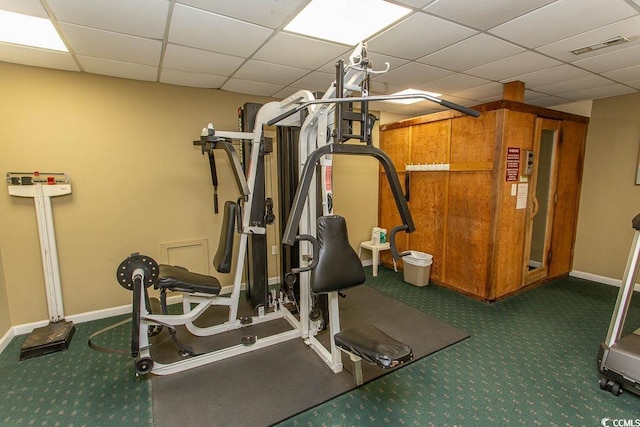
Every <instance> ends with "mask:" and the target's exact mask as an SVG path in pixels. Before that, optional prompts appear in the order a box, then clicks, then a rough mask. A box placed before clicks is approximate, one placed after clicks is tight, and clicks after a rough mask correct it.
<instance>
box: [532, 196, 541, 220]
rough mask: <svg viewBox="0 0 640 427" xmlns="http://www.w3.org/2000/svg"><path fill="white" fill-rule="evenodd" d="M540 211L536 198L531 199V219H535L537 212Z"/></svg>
mask: <svg viewBox="0 0 640 427" xmlns="http://www.w3.org/2000/svg"><path fill="white" fill-rule="evenodd" d="M539 210H540V205H539V204H538V199H537V198H536V196H533V197H531V219H533V218H535V216H536V215H538V211H539Z"/></svg>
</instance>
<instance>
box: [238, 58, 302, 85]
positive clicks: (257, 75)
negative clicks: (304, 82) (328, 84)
mask: <svg viewBox="0 0 640 427" xmlns="http://www.w3.org/2000/svg"><path fill="white" fill-rule="evenodd" d="M308 73H309V70H305V69H303V68H295V67H289V66H287V65H280V64H272V63H270V62H263V61H256V60H254V59H251V60H249V61H247V62H246V63H245V64H244V65H243V66H242V67H240V69H239V70H238V71H237V72H236V73H235V74H234V75H233V77H234V78H238V79H243V80H253V81H256V82H262V83H271V84H276V85H288V84H290V83H292V82H295V81H296V80H298V79H299V78H301V77H302V76H304V75H305V74H308Z"/></svg>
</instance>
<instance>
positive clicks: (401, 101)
mask: <svg viewBox="0 0 640 427" xmlns="http://www.w3.org/2000/svg"><path fill="white" fill-rule="evenodd" d="M416 93H420V94H423V95H429V96H434V97H436V98H437V97H439V96H442V94H441V93H434V92H426V91H424V90H418V89H405V90H401V91H400V92H396V93H392V94H391V95H389V96H393V95H411V94H416ZM420 101H425V99H424V98H409V99H394V100H392V101H391V100H390V101H387V102H395V103H396V104H407V105H408V104H415V103H416V102H420Z"/></svg>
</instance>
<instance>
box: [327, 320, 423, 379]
mask: <svg viewBox="0 0 640 427" xmlns="http://www.w3.org/2000/svg"><path fill="white" fill-rule="evenodd" d="M333 338H334V340H335V343H336V346H338V347H339V348H340V349H341V350H343V351H346V352H347V353H350V354H353V355H355V356H358V357H360V358H362V359H364V360H366V361H367V362H369V363H372V364H374V365H376V366H378V367H380V368H383V369H388V368H393V367H396V366H398V365H401V364H403V363H405V362H408V361H410V360H411V359H413V350H412V349H411V347H409V346H408V345H406V344H404V343H401V342H400V341H398V340H396V339H394V338H392V337H390V336H389V335H387V334H385V333H384V332H382V331H381V330H380V329H378V328H376V327H375V326H373V325H361V326H356V327H354V328H349V329H346V330H344V331H340V332H338V333H337V334H335V335H334V337H333Z"/></svg>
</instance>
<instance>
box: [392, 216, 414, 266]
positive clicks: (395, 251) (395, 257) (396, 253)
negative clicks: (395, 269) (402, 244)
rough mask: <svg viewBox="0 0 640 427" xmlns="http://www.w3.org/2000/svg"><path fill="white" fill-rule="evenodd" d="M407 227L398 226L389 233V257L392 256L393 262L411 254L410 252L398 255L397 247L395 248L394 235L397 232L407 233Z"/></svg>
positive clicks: (404, 225)
mask: <svg viewBox="0 0 640 427" xmlns="http://www.w3.org/2000/svg"><path fill="white" fill-rule="evenodd" d="M408 229H409V226H408V225H407V224H402V225H398V226H397V227H393V228H392V229H391V231H390V232H389V247H390V249H391V255H392V256H393V259H394V261H398V260H399V259H400V258H401V257H403V256H407V255H409V254H411V252H407V251H405V252H402V253H398V247H397V246H396V233H397V232H398V231H407V230H408Z"/></svg>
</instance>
